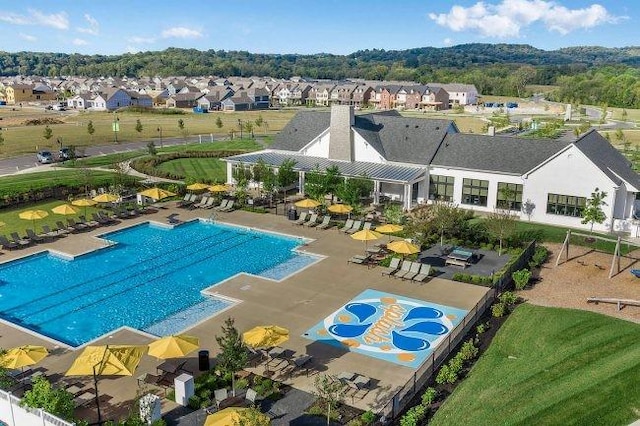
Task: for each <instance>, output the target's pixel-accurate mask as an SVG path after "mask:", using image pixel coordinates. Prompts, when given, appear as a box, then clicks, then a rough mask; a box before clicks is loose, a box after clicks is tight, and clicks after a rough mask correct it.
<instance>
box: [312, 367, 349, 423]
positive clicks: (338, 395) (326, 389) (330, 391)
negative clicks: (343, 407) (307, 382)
mask: <svg viewBox="0 0 640 426" xmlns="http://www.w3.org/2000/svg"><path fill="white" fill-rule="evenodd" d="M313 384H314V388H315V389H314V392H313V393H314V394H315V395H316V396H317V397H318V399H320V404H322V405H323V406H326V407H327V424H330V422H331V411H332V410H335V409H336V408H337V407H338V404H340V403H341V402H342V398H343V397H344V395H345V394H346V392H347V388H346V387H345V386H344V385H343V384H342V383H341V382H340V380H336V379H334V378H332V377H331V376H329V375H327V374H323V375H322V376H316V378H315V379H314V381H313Z"/></svg>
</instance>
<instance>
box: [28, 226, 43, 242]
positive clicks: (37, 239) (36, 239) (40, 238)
mask: <svg viewBox="0 0 640 426" xmlns="http://www.w3.org/2000/svg"><path fill="white" fill-rule="evenodd" d="M26 233H27V238H29V240H31V241H32V242H34V243H44V242H45V241H46V240H47V238H45V237H43V236H41V235H36V233H35V232H34V231H33V229H27V230H26Z"/></svg>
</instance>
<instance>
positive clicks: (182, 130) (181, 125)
mask: <svg viewBox="0 0 640 426" xmlns="http://www.w3.org/2000/svg"><path fill="white" fill-rule="evenodd" d="M178 129H180V133H182V137H183V138H184V139H187V129H186V128H185V127H184V120H183V119H182V118H181V119H179V120H178Z"/></svg>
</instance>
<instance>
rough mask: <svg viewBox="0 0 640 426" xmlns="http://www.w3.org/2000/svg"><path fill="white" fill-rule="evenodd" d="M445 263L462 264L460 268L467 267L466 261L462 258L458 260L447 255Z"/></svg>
mask: <svg viewBox="0 0 640 426" xmlns="http://www.w3.org/2000/svg"><path fill="white" fill-rule="evenodd" d="M444 264H445V265H455V266H462V268H466V267H467V262H465V261H464V260H460V259H453V258H450V257H448V258H447V260H445V261H444Z"/></svg>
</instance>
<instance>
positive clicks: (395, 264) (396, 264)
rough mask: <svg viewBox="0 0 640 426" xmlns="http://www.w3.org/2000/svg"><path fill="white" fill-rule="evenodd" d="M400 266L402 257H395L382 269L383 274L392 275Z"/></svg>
mask: <svg viewBox="0 0 640 426" xmlns="http://www.w3.org/2000/svg"><path fill="white" fill-rule="evenodd" d="M398 268H400V258H399V257H394V258H392V259H391V263H389V266H388V267H387V268H385V269H384V270H383V271H382V275H391V274H393V273H394V272H396V271H397V270H398Z"/></svg>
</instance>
